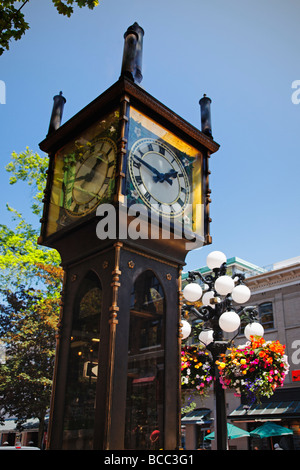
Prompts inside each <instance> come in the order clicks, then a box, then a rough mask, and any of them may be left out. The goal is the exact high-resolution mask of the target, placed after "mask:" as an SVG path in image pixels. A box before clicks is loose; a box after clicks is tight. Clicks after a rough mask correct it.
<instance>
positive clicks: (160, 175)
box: [134, 155, 173, 185]
mask: <svg viewBox="0 0 300 470" xmlns="http://www.w3.org/2000/svg"><path fill="white" fill-rule="evenodd" d="M134 158H135V159H136V160H137V161H139V162H140V163H142V164H143V165H145V167H146V168H148V169H149V170H150V171H152V173H155V176H153V180H154V182H155V183H157V182H160V183H163V182H164V181H167V182H168V183H169V184H170V185H171V184H172V183H173V181H172V180H170V179H169V178H168V174H164V173H160V172H159V171H158V170H157V169H156V168H154V167H153V166H152V165H149V163H147V162H146V161H145V160H143V159H142V158H140V157H138V156H137V155H134Z"/></svg>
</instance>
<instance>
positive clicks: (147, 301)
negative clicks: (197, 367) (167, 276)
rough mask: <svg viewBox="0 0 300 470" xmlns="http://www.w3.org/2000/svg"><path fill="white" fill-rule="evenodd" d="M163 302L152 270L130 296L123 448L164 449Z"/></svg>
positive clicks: (139, 281)
mask: <svg viewBox="0 0 300 470" xmlns="http://www.w3.org/2000/svg"><path fill="white" fill-rule="evenodd" d="M164 331H165V301H164V293H163V289H162V286H161V285H160V283H159V281H158V279H157V278H156V276H155V275H154V273H153V272H152V271H145V272H144V273H142V274H141V275H140V276H139V277H138V278H137V280H136V282H135V284H134V289H133V292H132V296H131V308H130V333H129V345H128V371H127V397H126V427H125V449H137V450H142V449H153V450H155V449H157V450H158V449H162V448H163V442H164V440H163V429H164V428H163V426H164V423H163V410H164V359H165V351H164Z"/></svg>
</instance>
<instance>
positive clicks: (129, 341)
mask: <svg viewBox="0 0 300 470" xmlns="http://www.w3.org/2000/svg"><path fill="white" fill-rule="evenodd" d="M143 35H144V31H143V30H142V28H141V27H140V26H139V25H138V24H137V23H135V24H134V25H132V26H131V27H130V28H128V30H127V31H126V33H125V35H124V38H125V42H124V52H123V63H122V71H121V76H120V78H119V80H118V81H117V82H116V83H115V84H113V85H112V86H111V87H110V88H109V89H108V90H106V91H105V92H104V93H102V94H101V95H100V96H99V97H97V98H96V99H95V100H94V101H93V102H92V103H90V104H89V105H87V106H86V107H85V108H84V109H82V110H81V111H80V112H78V113H77V114H76V115H75V116H73V117H72V118H71V119H70V120H69V121H67V122H66V123H65V124H63V125H62V126H60V119H61V114H62V108H63V105H64V103H65V99H64V98H63V96H62V95H58V96H56V97H55V98H54V106H53V113H52V117H51V122H50V126H49V133H48V135H47V137H46V139H45V140H44V141H43V142H41V144H40V148H41V149H42V150H43V151H45V152H47V153H48V154H49V169H48V179H47V185H46V189H45V198H44V212H43V217H42V219H41V222H42V226H41V235H40V238H39V243H40V244H42V245H45V246H48V247H51V248H55V249H56V250H58V252H59V253H60V255H61V260H62V267H63V269H64V273H65V276H64V285H63V291H62V301H61V314H60V322H59V328H58V334H57V347H56V361H55V371H54V380H53V393H52V400H51V410H50V422H49V437H48V447H49V448H50V449H112V450H117V449H137V450H139V449H149V450H150V449H152V450H154V449H168V450H172V449H176V448H178V447H179V446H180V408H181V403H180V350H181V330H180V318H181V314H180V305H181V272H182V267H183V266H184V264H185V257H186V255H187V253H188V251H189V250H191V249H193V248H195V247H198V246H199V245H200V244H202V245H203V244H208V243H211V237H210V233H209V222H210V218H209V203H210V190H209V184H208V180H209V169H208V160H209V157H210V155H211V154H212V153H214V152H216V151H217V150H218V148H219V145H218V144H217V143H216V142H215V141H214V140H213V138H212V137H211V126H210V114H209V112H208V107H209V102H210V100H209V98H202V100H204V102H203V101H202V103H201V110H202V131H200V130H198V129H196V128H195V127H193V126H192V125H190V124H189V123H187V122H186V121H185V120H183V119H182V118H181V117H179V116H178V115H177V114H175V113H174V112H173V111H171V110H170V109H168V108H167V107H166V106H164V105H163V104H162V103H160V102H159V101H158V100H156V99H155V98H154V97H153V96H151V95H150V94H149V93H147V92H146V91H145V90H143V89H142V88H141V87H140V86H139V83H140V81H141V79H142V68H141V64H142V42H143ZM208 100H209V102H208ZM203 122H204V124H203Z"/></svg>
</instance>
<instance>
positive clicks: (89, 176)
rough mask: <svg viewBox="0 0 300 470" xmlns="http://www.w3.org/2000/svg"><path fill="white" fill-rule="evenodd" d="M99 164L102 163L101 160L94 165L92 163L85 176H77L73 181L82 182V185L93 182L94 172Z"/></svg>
mask: <svg viewBox="0 0 300 470" xmlns="http://www.w3.org/2000/svg"><path fill="white" fill-rule="evenodd" d="M100 163H102V160H100V159H99V160H97V161H96V163H94V165H93V167H92V168H91V171H90V172H89V173H86V174H85V175H82V176H78V178H76V180H75V181H81V180H84V181H83V183H82V184H84V183H86V182H87V183H89V182H91V181H92V180H93V178H94V176H95V172H96V168H97V166H98V165H100Z"/></svg>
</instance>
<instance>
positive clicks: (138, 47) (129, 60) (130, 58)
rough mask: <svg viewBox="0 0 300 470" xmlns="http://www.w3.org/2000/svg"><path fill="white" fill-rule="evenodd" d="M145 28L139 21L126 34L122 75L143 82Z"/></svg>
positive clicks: (136, 81)
mask: <svg viewBox="0 0 300 470" xmlns="http://www.w3.org/2000/svg"><path fill="white" fill-rule="evenodd" d="M143 37H144V30H143V28H141V27H140V26H139V25H138V24H137V23H134V24H133V25H132V26H129V28H128V29H127V31H126V33H125V34H124V39H125V41H124V50H123V60H122V70H121V77H124V76H125V77H127V78H129V79H130V80H132V81H133V82H135V83H141V81H142V79H143V75H142V58H143V57H142V56H143Z"/></svg>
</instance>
